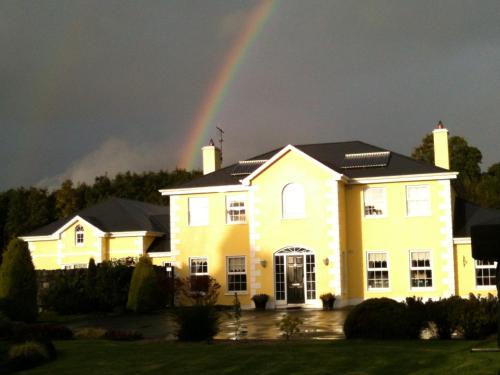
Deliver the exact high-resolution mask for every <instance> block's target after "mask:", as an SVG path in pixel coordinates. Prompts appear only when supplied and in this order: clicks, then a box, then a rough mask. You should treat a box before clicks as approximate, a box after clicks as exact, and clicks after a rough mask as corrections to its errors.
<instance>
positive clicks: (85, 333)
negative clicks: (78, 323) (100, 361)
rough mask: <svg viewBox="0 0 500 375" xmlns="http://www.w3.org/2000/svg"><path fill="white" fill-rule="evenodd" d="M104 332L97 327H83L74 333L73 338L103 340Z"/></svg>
mask: <svg viewBox="0 0 500 375" xmlns="http://www.w3.org/2000/svg"><path fill="white" fill-rule="evenodd" d="M105 334H106V330H105V329H104V328H98V327H84V328H80V329H78V330H76V331H75V338H77V339H89V340H96V339H102V338H104V335H105Z"/></svg>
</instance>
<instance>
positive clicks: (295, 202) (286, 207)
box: [281, 183, 305, 219]
mask: <svg viewBox="0 0 500 375" xmlns="http://www.w3.org/2000/svg"><path fill="white" fill-rule="evenodd" d="M281 200H282V204H283V206H282V207H283V219H298V218H302V217H304V214H305V203H304V188H303V187H302V185H299V184H296V183H291V184H288V185H286V186H285V187H284V188H283V191H282V193H281Z"/></svg>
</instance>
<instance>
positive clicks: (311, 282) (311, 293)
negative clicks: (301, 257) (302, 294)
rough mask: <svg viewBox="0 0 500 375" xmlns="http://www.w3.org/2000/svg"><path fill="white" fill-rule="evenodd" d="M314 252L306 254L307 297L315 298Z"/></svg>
mask: <svg viewBox="0 0 500 375" xmlns="http://www.w3.org/2000/svg"><path fill="white" fill-rule="evenodd" d="M314 258H315V257H314V254H307V255H306V283H307V299H315V298H316V266H315V261H314Z"/></svg>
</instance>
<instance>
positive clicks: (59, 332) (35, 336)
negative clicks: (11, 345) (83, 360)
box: [11, 323, 73, 341]
mask: <svg viewBox="0 0 500 375" xmlns="http://www.w3.org/2000/svg"><path fill="white" fill-rule="evenodd" d="M11 338H12V339H14V340H15V341H26V340H41V341H44V340H71V339H72V338H73V331H72V330H71V329H69V328H68V327H66V326H63V325H60V324H54V323H38V324H19V323H16V324H13V327H12V336H11Z"/></svg>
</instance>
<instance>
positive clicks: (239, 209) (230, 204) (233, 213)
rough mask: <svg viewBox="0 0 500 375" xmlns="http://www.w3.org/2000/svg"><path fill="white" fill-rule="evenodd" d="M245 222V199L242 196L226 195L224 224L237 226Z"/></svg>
mask: <svg viewBox="0 0 500 375" xmlns="http://www.w3.org/2000/svg"><path fill="white" fill-rule="evenodd" d="M245 222H246V209H245V197H244V196H243V195H228V196H227V197H226V223H228V224H239V223H245Z"/></svg>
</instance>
